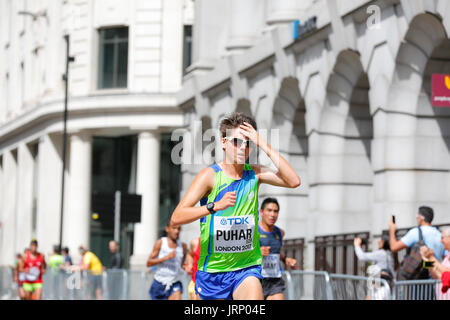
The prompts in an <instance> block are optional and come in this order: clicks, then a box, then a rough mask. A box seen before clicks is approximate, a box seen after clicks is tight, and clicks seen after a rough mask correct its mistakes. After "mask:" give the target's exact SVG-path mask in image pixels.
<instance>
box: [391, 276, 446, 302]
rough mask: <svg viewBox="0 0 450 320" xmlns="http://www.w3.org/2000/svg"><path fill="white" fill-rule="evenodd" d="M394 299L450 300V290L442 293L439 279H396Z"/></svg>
mask: <svg viewBox="0 0 450 320" xmlns="http://www.w3.org/2000/svg"><path fill="white" fill-rule="evenodd" d="M393 299H394V300H450V292H448V293H446V294H443V293H442V291H441V281H440V280H408V281H397V282H396V283H395V285H394V289H393Z"/></svg>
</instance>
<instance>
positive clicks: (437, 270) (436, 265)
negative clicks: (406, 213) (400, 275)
mask: <svg viewBox="0 0 450 320" xmlns="http://www.w3.org/2000/svg"><path fill="white" fill-rule="evenodd" d="M441 241H442V244H443V245H444V248H445V250H446V251H447V255H446V256H445V257H444V259H443V260H442V262H439V260H437V259H436V257H435V256H434V254H433V249H428V248H427V247H426V246H423V247H421V248H420V253H421V255H422V259H423V260H424V261H432V262H433V268H432V269H430V274H431V277H432V278H433V279H441V278H442V275H443V274H444V273H445V272H448V271H450V252H449V251H450V227H446V228H443V229H442V239H441ZM442 282H444V281H442ZM443 293H444V290H442V284H437V285H436V297H437V299H438V300H450V292H448V293H446V294H443Z"/></svg>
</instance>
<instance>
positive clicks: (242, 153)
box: [172, 113, 300, 300]
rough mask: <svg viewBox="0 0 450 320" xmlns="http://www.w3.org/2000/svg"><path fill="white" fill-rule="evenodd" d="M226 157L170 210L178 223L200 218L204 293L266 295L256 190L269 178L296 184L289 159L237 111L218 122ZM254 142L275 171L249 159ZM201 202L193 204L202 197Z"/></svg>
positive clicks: (198, 282)
mask: <svg viewBox="0 0 450 320" xmlns="http://www.w3.org/2000/svg"><path fill="white" fill-rule="evenodd" d="M220 133H221V136H222V139H221V145H222V149H223V150H224V152H225V155H224V161H223V162H221V163H219V164H214V165H212V166H210V167H207V168H205V169H203V170H202V171H200V173H199V174H198V175H197V176H196V177H195V179H194V181H193V183H192V184H191V186H190V187H189V189H188V191H187V192H186V194H185V195H184V197H183V198H182V199H181V201H180V203H179V204H178V206H177V208H176V209H175V211H174V213H173V215H172V223H174V224H175V225H181V224H187V223H191V222H193V221H195V220H198V219H200V230H201V235H200V238H201V244H200V245H201V250H200V259H199V262H198V270H197V274H196V277H195V290H196V293H197V294H198V295H199V296H200V298H201V299H235V300H242V299H249V300H250V299H252V300H255V299H260V300H262V299H263V292H262V287H261V282H260V279H262V275H261V262H262V255H261V250H260V247H259V232H258V228H257V222H258V190H259V185H260V184H262V183H267V184H271V185H275V186H280V187H286V188H296V187H298V186H299V185H300V178H299V177H298V175H297V173H296V172H295V171H294V169H293V168H292V167H291V165H290V164H289V163H288V162H287V161H286V160H285V159H284V158H283V157H282V156H281V155H280V154H279V153H278V152H276V151H274V150H273V149H272V147H271V146H270V145H269V144H268V143H267V142H265V141H264V140H263V139H261V138H260V137H259V135H258V133H257V132H256V122H255V121H254V120H253V119H252V118H251V117H249V116H247V115H245V114H243V113H233V114H231V115H230V116H229V117H227V118H225V119H224V120H222V122H221V123H220ZM250 143H253V148H255V149H256V148H261V149H262V150H263V151H264V152H265V153H266V154H267V155H268V157H269V158H270V159H271V160H272V162H273V163H274V165H275V166H276V168H277V169H278V171H277V172H275V171H273V170H271V169H269V168H267V167H265V166H262V165H249V164H247V163H246V162H247V161H248V158H249V155H250V149H251V147H250ZM200 200H201V202H200V204H201V206H200V207H195V205H196V204H197V202H198V201H200Z"/></svg>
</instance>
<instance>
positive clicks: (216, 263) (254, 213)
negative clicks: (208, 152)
mask: <svg viewBox="0 0 450 320" xmlns="http://www.w3.org/2000/svg"><path fill="white" fill-rule="evenodd" d="M210 167H211V168H212V169H213V170H214V173H215V176H214V187H213V189H212V191H211V193H210V194H209V196H208V197H204V198H202V199H201V200H200V204H201V205H205V204H207V203H209V202H217V201H219V200H220V199H222V197H223V196H224V195H225V194H226V193H227V192H231V191H236V204H235V205H234V206H233V207H230V208H227V209H225V210H222V211H217V212H216V213H214V214H209V215H207V216H205V217H203V218H202V219H200V233H201V234H200V239H201V242H200V246H201V248H200V258H199V260H198V270H202V271H205V272H211V273H214V272H230V271H235V270H240V269H244V268H247V267H250V266H254V265H261V262H262V254H261V250H260V247H259V231H258V219H259V213H258V177H257V176H256V174H255V172H254V171H253V169H252V167H251V166H250V165H249V164H245V165H244V174H243V176H242V178H241V179H240V180H234V179H231V178H229V177H227V176H226V175H225V173H224V172H223V170H222V168H221V167H220V166H219V165H217V164H214V165H212V166H210Z"/></svg>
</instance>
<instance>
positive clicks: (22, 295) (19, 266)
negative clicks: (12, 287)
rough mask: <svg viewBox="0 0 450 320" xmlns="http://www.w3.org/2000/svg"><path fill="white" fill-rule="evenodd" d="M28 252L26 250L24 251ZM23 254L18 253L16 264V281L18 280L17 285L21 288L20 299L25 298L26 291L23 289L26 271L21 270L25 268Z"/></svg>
mask: <svg viewBox="0 0 450 320" xmlns="http://www.w3.org/2000/svg"><path fill="white" fill-rule="evenodd" d="M24 253H26V250H25V251H24ZM23 264H24V260H23V256H22V254H20V253H18V254H17V255H16V262H15V264H14V282H17V287H18V289H19V298H20V300H24V299H25V291H24V290H23V282H24V281H25V272H23V271H20V270H23Z"/></svg>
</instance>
